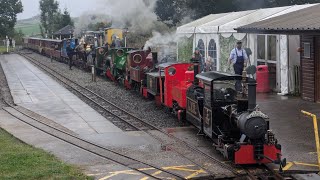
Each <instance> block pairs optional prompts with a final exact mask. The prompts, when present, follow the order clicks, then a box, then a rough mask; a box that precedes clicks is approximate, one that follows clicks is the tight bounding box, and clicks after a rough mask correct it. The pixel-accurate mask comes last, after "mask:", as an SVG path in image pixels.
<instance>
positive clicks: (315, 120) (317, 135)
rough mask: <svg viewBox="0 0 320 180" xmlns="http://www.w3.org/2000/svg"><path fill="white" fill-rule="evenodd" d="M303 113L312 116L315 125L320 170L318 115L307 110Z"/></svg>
mask: <svg viewBox="0 0 320 180" xmlns="http://www.w3.org/2000/svg"><path fill="white" fill-rule="evenodd" d="M301 113H302V114H304V115H307V116H310V117H312V120H313V127H314V135H315V140H316V147H317V156H318V168H319V170H320V142H319V133H318V132H319V131H318V121H317V116H316V115H315V114H312V113H309V112H307V111H301Z"/></svg>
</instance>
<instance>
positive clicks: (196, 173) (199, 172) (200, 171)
mask: <svg viewBox="0 0 320 180" xmlns="http://www.w3.org/2000/svg"><path fill="white" fill-rule="evenodd" d="M206 173H207V172H206V171H204V170H203V169H200V170H198V171H196V172H194V173H193V174H191V175H190V176H187V177H186V179H192V178H194V177H196V176H198V175H199V174H206Z"/></svg>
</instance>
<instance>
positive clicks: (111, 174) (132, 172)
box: [92, 165, 207, 180]
mask: <svg viewBox="0 0 320 180" xmlns="http://www.w3.org/2000/svg"><path fill="white" fill-rule="evenodd" d="M188 167H195V165H182V166H168V167H162V169H164V170H177V171H185V172H192V174H191V175H189V176H188V177H186V179H191V178H194V177H196V176H197V175H199V174H202V173H203V174H205V173H207V172H206V171H204V170H203V169H200V170H194V169H188ZM138 170H139V171H148V170H155V168H141V169H138ZM162 172H163V171H161V170H158V171H156V172H154V173H153V174H152V176H156V175H159V174H161V173H162ZM101 174H102V173H100V175H101ZM121 174H126V175H142V174H141V173H138V172H136V171H135V170H123V171H114V172H109V173H108V175H107V176H105V177H103V178H100V179H99V180H107V179H110V178H112V177H114V176H118V175H121ZM92 175H98V174H92ZM157 177H158V176H157ZM149 178H150V177H148V176H145V177H143V178H142V179H140V180H148V179H149ZM158 178H161V179H168V180H175V179H174V178H170V177H158Z"/></svg>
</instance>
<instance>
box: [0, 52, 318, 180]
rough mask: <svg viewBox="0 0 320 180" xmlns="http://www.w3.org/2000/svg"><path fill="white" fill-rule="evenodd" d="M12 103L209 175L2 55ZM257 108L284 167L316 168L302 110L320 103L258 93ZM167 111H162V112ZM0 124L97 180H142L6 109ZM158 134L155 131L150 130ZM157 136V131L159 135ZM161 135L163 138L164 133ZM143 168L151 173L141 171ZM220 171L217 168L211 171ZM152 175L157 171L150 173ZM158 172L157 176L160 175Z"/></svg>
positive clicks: (188, 136)
mask: <svg viewBox="0 0 320 180" xmlns="http://www.w3.org/2000/svg"><path fill="white" fill-rule="evenodd" d="M0 63H1V65H2V67H3V69H4V72H5V74H6V77H7V80H8V85H9V87H10V90H11V94H12V96H13V99H14V102H15V104H17V105H19V106H22V107H25V108H26V109H29V110H31V111H34V112H36V113H38V114H40V115H42V116H44V117H46V118H48V119H50V120H52V121H54V122H55V123H57V124H60V125H61V126H63V127H65V128H67V129H68V130H70V131H72V132H74V133H75V134H77V135H78V136H80V137H83V138H86V139H87V140H90V141H92V142H94V143H97V144H99V145H102V146H105V147H112V148H114V149H117V150H118V151H119V152H121V153H123V154H130V155H132V156H133V157H135V158H140V159H144V160H146V161H147V162H148V163H157V164H158V165H159V166H161V167H163V168H164V169H171V170H174V171H177V172H180V173H182V174H183V175H184V176H185V177H197V176H205V175H207V174H206V172H205V171H204V170H203V169H199V168H198V167H197V166H195V165H194V164H193V163H191V162H190V161H188V160H186V159H184V158H182V157H179V155H177V154H176V153H174V152H172V151H170V150H167V149H166V150H164V149H163V147H161V144H159V142H157V141H156V140H155V139H154V138H152V137H150V136H148V135H147V134H145V133H143V132H123V131H121V130H120V129H119V128H117V127H116V126H114V125H113V124H112V123H110V122H109V121H108V120H107V119H105V118H104V117H102V116H101V115H100V114H99V113H97V112H96V111H94V110H93V109H92V108H91V107H90V106H88V105H86V104H85V103H84V102H82V101H81V100H80V99H79V98H78V97H76V96H75V95H73V94H72V93H71V92H69V91H68V90H67V89H65V88H64V87H63V86H62V85H60V84H59V83H57V82H56V81H54V80H53V79H52V78H51V77H49V76H48V75H46V74H45V73H43V72H42V71H40V70H39V69H37V68H36V67H34V66H33V65H32V64H31V63H29V62H28V61H27V60H25V59H24V58H22V57H21V56H18V55H4V56H0ZM257 99H258V104H259V107H260V109H261V111H263V112H265V113H266V114H267V115H268V116H269V117H270V125H271V129H272V130H273V131H274V133H275V134H276V138H278V140H279V143H280V144H282V148H283V151H282V152H283V156H284V157H286V158H287V161H288V166H287V167H285V169H286V170H296V169H299V170H300V169H305V170H317V168H318V167H317V165H316V164H317V154H316V153H315V152H316V147H315V138H314V131H313V124H312V119H311V118H310V117H306V116H304V115H303V114H302V113H301V112H300V111H301V110H305V111H309V112H311V113H315V114H316V115H318V116H319V117H320V105H319V104H315V103H311V102H305V101H303V100H301V99H300V98H296V97H284V96H277V95H270V94H258V97H257ZM164 113H165V112H164ZM0 119H1V120H0V126H1V127H2V128H4V129H6V130H7V131H8V132H9V133H11V134H13V135H14V136H16V137H17V138H19V139H21V140H22V141H24V142H26V143H28V144H32V145H34V146H35V147H39V148H42V149H44V150H47V151H49V152H51V153H53V154H54V155H56V156H57V157H59V158H60V159H62V160H64V161H66V162H68V163H71V164H75V165H78V166H80V167H82V168H83V169H84V170H85V172H86V173H87V174H89V175H92V176H94V177H96V178H97V179H141V178H143V177H144V176H142V175H141V174H139V173H137V172H134V171H132V170H130V169H128V168H126V167H123V166H120V165H117V164H115V163H112V162H110V161H108V160H105V159H101V158H99V157H96V156H95V155H93V154H91V153H89V152H86V151H84V150H81V149H78V148H76V147H72V146H71V145H68V144H67V143H65V142H63V141H60V140H58V139H56V138H54V137H50V136H49V135H46V134H45V133H43V132H41V131H39V130H36V129H34V128H31V127H29V126H28V125H26V124H24V123H22V122H20V121H18V120H17V119H15V118H13V117H12V116H10V115H9V114H8V113H6V112H4V111H0ZM167 131H169V132H171V133H172V134H173V135H175V136H177V137H179V138H181V139H184V140H185V141H187V142H190V143H191V144H193V145H194V146H197V147H198V148H199V149H201V150H203V151H205V152H208V153H210V154H211V155H212V156H214V157H216V158H220V159H221V161H223V158H222V157H221V156H220V155H219V154H217V153H216V152H215V151H213V150H212V143H211V142H210V141H209V140H208V139H205V138H202V137H199V136H196V135H195V134H196V133H197V131H196V130H195V128H193V127H186V128H174V129H167ZM153 133H155V134H157V132H153ZM159 136H161V135H159ZM162 138H164V137H162ZM208 166H209V167H211V165H210V164H209V165H208ZM145 170H146V171H154V170H152V169H145ZM210 170H211V171H217V172H219V173H221V174H223V173H227V172H224V171H223V170H221V169H214V168H212V169H210ZM154 173H156V172H154ZM160 175H161V174H160Z"/></svg>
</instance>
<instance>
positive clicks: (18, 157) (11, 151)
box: [0, 128, 92, 180]
mask: <svg viewBox="0 0 320 180" xmlns="http://www.w3.org/2000/svg"><path fill="white" fill-rule="evenodd" d="M0 179H9V180H10V179H30V180H31V179H32V180H37V179H66V180H67V179H77V180H78V179H92V178H90V177H87V176H85V175H84V174H83V173H82V172H81V171H80V169H78V168H76V167H73V166H70V165H67V164H65V163H63V162H61V161H60V160H58V159H57V158H56V157H54V156H53V155H51V154H49V153H47V152H45V151H44V150H41V149H37V148H34V147H32V146H30V145H27V144H25V143H23V142H21V141H20V140H18V139H16V138H15V137H13V136H12V135H10V134H9V133H7V132H6V131H4V130H3V129H1V128H0Z"/></svg>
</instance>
